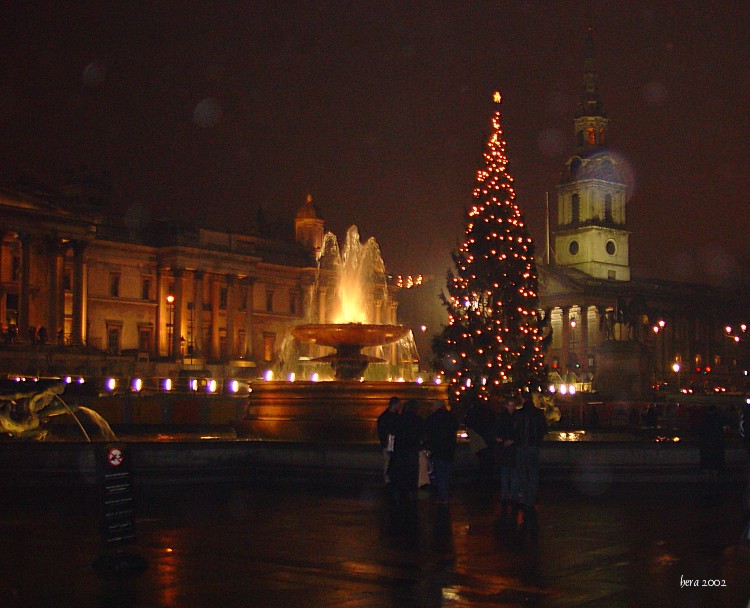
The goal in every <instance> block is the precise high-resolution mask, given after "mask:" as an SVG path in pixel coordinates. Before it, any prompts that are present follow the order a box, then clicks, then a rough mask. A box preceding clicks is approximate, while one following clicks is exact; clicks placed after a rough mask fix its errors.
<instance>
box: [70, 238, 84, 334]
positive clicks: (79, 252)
mask: <svg viewBox="0 0 750 608" xmlns="http://www.w3.org/2000/svg"><path fill="white" fill-rule="evenodd" d="M86 246H87V243H85V242H83V241H75V242H74V243H73V325H72V327H71V330H70V340H71V343H72V344H73V345H75V346H80V345H82V344H83V336H84V331H83V323H84V320H85V310H84V306H85V297H84V296H85V292H86V285H85V284H84V281H85V276H86V273H85V267H84V253H85V251H86Z"/></svg>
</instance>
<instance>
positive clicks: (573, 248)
mask: <svg viewBox="0 0 750 608" xmlns="http://www.w3.org/2000/svg"><path fill="white" fill-rule="evenodd" d="M568 251H569V252H570V255H577V254H578V241H570V245H568Z"/></svg>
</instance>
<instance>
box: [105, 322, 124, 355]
mask: <svg viewBox="0 0 750 608" xmlns="http://www.w3.org/2000/svg"><path fill="white" fill-rule="evenodd" d="M120 330H121V328H120V327H117V326H112V325H110V326H108V327H107V352H109V353H112V354H118V353H119V352H120Z"/></svg>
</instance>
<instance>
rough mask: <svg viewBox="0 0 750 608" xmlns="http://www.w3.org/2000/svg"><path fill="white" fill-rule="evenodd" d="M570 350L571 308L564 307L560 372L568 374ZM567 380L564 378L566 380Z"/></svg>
mask: <svg viewBox="0 0 750 608" xmlns="http://www.w3.org/2000/svg"><path fill="white" fill-rule="evenodd" d="M569 348H570V306H563V307H562V348H561V349H560V370H561V371H562V372H563V373H564V374H567V373H568V349H569ZM565 379H566V378H563V380H565Z"/></svg>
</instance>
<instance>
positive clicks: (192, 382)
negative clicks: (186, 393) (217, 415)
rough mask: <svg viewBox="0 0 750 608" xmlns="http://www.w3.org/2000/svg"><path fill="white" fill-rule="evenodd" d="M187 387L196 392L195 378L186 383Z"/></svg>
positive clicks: (196, 382)
mask: <svg viewBox="0 0 750 608" xmlns="http://www.w3.org/2000/svg"><path fill="white" fill-rule="evenodd" d="M188 386H189V387H190V390H191V391H197V390H198V380H196V379H195V378H190V380H189V381H188Z"/></svg>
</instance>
